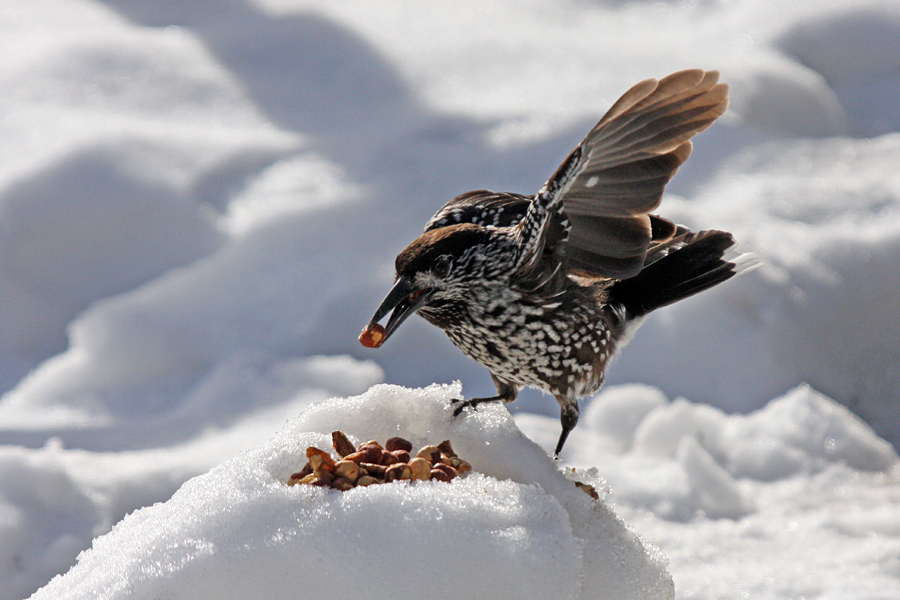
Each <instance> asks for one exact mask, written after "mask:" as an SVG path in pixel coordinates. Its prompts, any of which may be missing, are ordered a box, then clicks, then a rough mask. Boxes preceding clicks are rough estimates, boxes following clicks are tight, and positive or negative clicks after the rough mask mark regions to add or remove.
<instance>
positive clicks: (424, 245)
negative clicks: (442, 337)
mask: <svg viewBox="0 0 900 600" xmlns="http://www.w3.org/2000/svg"><path fill="white" fill-rule="evenodd" d="M496 231H497V230H489V229H487V228H485V227H480V226H478V225H473V224H470V223H463V224H459V225H452V226H449V227H442V228H440V229H434V230H431V231H427V232H425V233H424V234H422V235H421V236H419V237H418V238H416V239H415V240H414V241H413V242H412V243H411V244H410V245H409V246H407V247H406V248H405V249H404V250H403V251H402V252H401V253H400V254H399V255H397V261H396V269H397V273H396V277H395V280H394V287H393V288H391V291H390V292H388V295H387V297H385V299H384V300H383V301H382V303H381V306H379V307H378V310H376V311H375V315H374V316H373V317H372V320H371V321H369V324H368V325H367V326H366V328H365V329H363V331H362V333H361V334H360V336H359V341H360V342H361V343H362V344H363V346H366V347H367V348H378V347H379V346H381V345H382V344H383V343H384V342H385V341H387V339H388V338H389V337H390V336H391V334H392V333H394V331H396V330H397V328H398V327H399V326H400V324H401V323H403V321H405V320H406V318H407V317H409V316H410V315H412V314H413V313H415V312H418V311H422V316H425V317H426V318H428V319H429V320H430V321H432V322H434V323H435V324H437V325H439V326H443V323H442V320H444V319H452V318H453V314H454V311H457V310H459V308H460V307H461V306H462V305H464V304H465V302H466V301H467V299H468V297H469V296H470V293H471V290H472V287H473V285H477V282H478V281H479V280H484V278H486V277H490V276H491V271H492V269H491V268H490V267H491V261H489V260H486V259H487V257H488V254H487V253H486V252H485V250H486V248H488V247H489V246H490V245H491V244H492V243H494V244H496V238H497V237H498V236H497V233H496ZM494 262H496V261H494ZM388 313H390V317H389V318H388V321H387V324H386V325H384V326H382V325H380V324H379V321H380V320H381V319H382V318H384V317H385V316H386V315H388Z"/></svg>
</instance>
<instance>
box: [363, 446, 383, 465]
mask: <svg viewBox="0 0 900 600" xmlns="http://www.w3.org/2000/svg"><path fill="white" fill-rule="evenodd" d="M357 453H358V454H359V455H360V460H359V462H367V463H380V462H381V457H382V455H383V454H384V449H382V448H381V446H360V447H359V450H358V451H357Z"/></svg>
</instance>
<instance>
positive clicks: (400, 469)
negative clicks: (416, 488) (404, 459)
mask: <svg viewBox="0 0 900 600" xmlns="http://www.w3.org/2000/svg"><path fill="white" fill-rule="evenodd" d="M412 476H413V473H412V469H411V468H410V466H409V465H407V464H405V463H397V464H393V465H391V466H389V467H388V468H387V471H385V473H384V480H385V482H389V481H397V480H398V479H412Z"/></svg>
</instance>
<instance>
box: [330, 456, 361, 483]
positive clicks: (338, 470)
mask: <svg viewBox="0 0 900 600" xmlns="http://www.w3.org/2000/svg"><path fill="white" fill-rule="evenodd" d="M334 474H335V475H336V476H337V477H338V478H344V479H347V480H349V481H350V483H353V482H355V481H356V480H357V479H359V465H358V464H356V463H355V462H353V461H352V460H346V459H345V460H339V461H337V462H336V463H334Z"/></svg>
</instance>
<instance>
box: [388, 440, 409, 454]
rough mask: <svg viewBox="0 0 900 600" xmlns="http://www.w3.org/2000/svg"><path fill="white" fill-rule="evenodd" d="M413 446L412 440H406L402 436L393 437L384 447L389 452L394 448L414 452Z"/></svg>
mask: <svg viewBox="0 0 900 600" xmlns="http://www.w3.org/2000/svg"><path fill="white" fill-rule="evenodd" d="M412 447H413V446H412V442H410V441H409V440H405V439H403V438H402V437H392V438H391V439H389V440H388V441H387V442H385V443H384V448H385V450H387V451H388V452H393V451H394V450H405V451H407V452H412Z"/></svg>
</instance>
